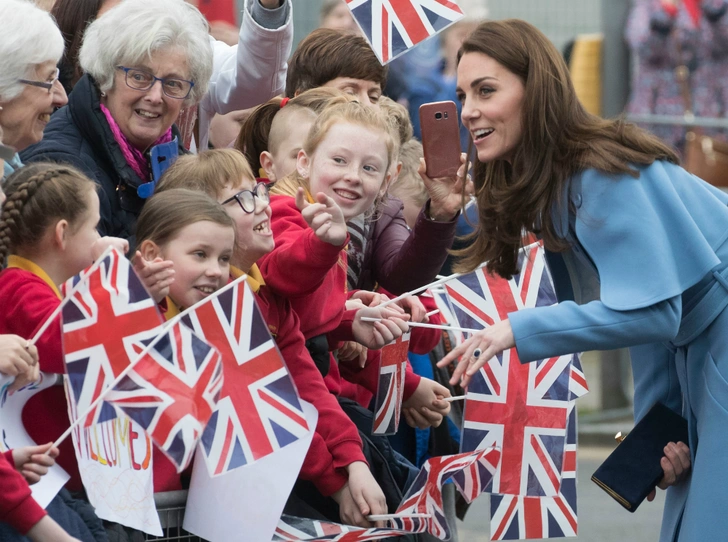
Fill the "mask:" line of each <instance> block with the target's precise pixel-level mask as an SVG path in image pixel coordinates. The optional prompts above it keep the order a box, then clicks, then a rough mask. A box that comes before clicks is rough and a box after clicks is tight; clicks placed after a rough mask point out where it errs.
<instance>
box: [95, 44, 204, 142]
mask: <svg viewBox="0 0 728 542" xmlns="http://www.w3.org/2000/svg"><path fill="white" fill-rule="evenodd" d="M125 67H126V68H137V69H140V70H144V71H147V72H149V73H152V74H154V75H155V76H156V77H160V78H165V77H173V78H176V79H185V80H189V79H190V72H189V68H188V65H187V56H186V55H185V54H184V53H183V52H182V51H181V50H179V49H163V50H161V51H156V52H154V53H152V58H151V59H148V60H147V61H145V62H142V63H139V64H137V65H135V66H125ZM102 103H103V104H104V105H105V106H106V107H107V108H108V109H109V111H110V112H111V116H112V117H113V118H114V120H115V121H116V123H117V124H118V125H119V128H120V129H121V133H123V134H124V136H126V138H127V139H128V140H129V142H130V143H131V144H132V145H134V146H135V147H136V148H138V149H140V150H146V149H147V148H148V147H150V146H152V145H153V144H154V142H155V141H157V139H159V138H160V137H161V136H162V135H163V134H164V133H165V132H166V131H167V130H169V129H170V128H171V126H172V124H173V123H174V121H175V120H176V119H177V117H178V116H179V112H180V110H181V109H182V106H183V105H184V103H185V100H180V99H177V98H170V97H169V96H167V95H166V94H164V92H162V83H161V82H159V81H154V85H152V88H150V89H149V90H136V89H133V88H131V87H129V86H128V85H127V84H126V74H125V73H124V71H123V70H116V73H115V75H114V86H113V87H112V88H111V90H109V91H107V92H106V97H104V98H102Z"/></svg>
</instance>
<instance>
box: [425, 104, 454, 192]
mask: <svg viewBox="0 0 728 542" xmlns="http://www.w3.org/2000/svg"><path fill="white" fill-rule="evenodd" d="M420 128H421V131H422V148H423V151H424V153H425V163H426V164H427V170H426V173H427V176H428V177H430V178H431V179H434V178H437V177H455V175H457V171H458V168H459V167H460V132H459V130H458V110H457V107H456V106H455V102H432V103H428V104H422V105H421V106H420Z"/></svg>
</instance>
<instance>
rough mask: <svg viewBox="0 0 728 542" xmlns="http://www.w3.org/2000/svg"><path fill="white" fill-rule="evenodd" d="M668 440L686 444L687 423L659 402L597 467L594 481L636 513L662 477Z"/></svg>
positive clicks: (593, 477)
mask: <svg viewBox="0 0 728 542" xmlns="http://www.w3.org/2000/svg"><path fill="white" fill-rule="evenodd" d="M668 442H684V443H686V444H687V443H688V422H687V421H686V420H685V418H683V417H682V416H680V415H679V414H676V413H675V412H673V411H672V410H670V409H669V408H667V407H666V406H664V405H663V404H661V403H657V404H656V405H655V406H653V407H652V409H650V411H649V412H648V413H647V415H646V416H645V417H644V418H642V419H641V420H640V421H639V423H638V424H637V425H635V427H634V429H633V430H632V432H630V433H629V434H628V435H627V437H626V438H625V439H624V440H623V441H622V442H621V443H620V444H619V446H617V449H616V450H614V451H613V452H612V453H611V454H610V455H609V457H607V459H606V460H605V461H604V463H602V464H601V466H600V467H599V468H598V469H597V470H596V472H595V473H594V474H593V475H592V478H591V479H592V482H594V483H596V484H597V485H598V486H599V487H601V488H602V489H603V490H604V491H606V492H607V493H608V494H609V495H610V496H611V497H612V498H613V499H614V500H616V501H617V502H618V503H619V504H621V505H622V506H623V507H624V508H626V509H627V510H629V511H630V512H634V511H635V510H637V507H638V506H639V505H640V503H642V501H643V500H645V498H646V497H647V495H649V493H650V491H652V490H653V489H654V488H655V486H656V485H657V484H658V482H659V481H660V480H661V479H662V476H663V471H662V467H661V466H660V460H661V459H662V457H663V456H664V455H665V452H664V448H665V446H666V445H667V443H668Z"/></svg>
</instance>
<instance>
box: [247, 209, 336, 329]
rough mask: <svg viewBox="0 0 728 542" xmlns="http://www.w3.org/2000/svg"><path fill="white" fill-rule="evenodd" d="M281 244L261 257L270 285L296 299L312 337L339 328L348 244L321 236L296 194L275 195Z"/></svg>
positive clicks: (275, 220) (275, 226) (303, 324)
mask: <svg viewBox="0 0 728 542" xmlns="http://www.w3.org/2000/svg"><path fill="white" fill-rule="evenodd" d="M270 206H271V210H272V214H273V216H272V218H271V228H272V230H273V236H274V239H275V248H274V249H273V250H272V251H271V252H269V253H268V254H266V255H265V256H263V257H262V258H261V259H260V260H258V267H259V268H260V272H261V274H262V275H263V279H264V280H265V284H266V286H267V287H268V288H270V289H271V290H273V292H274V293H275V294H277V295H279V296H282V297H284V298H286V299H288V300H289V301H290V302H291V306H292V307H293V310H295V311H296V314H298V317H299V318H300V320H301V332H302V333H303V336H304V337H305V338H306V339H310V338H311V337H315V336H317V335H322V334H327V333H329V332H330V331H333V330H335V329H336V328H337V327H338V326H339V323H340V322H341V318H342V316H343V314H344V304H345V303H346V250H345V247H346V244H347V242H348V236H347V240H346V241H345V242H344V244H342V245H341V246H338V247H336V246H334V245H331V244H329V243H325V242H324V241H321V240H320V239H319V238H318V237H316V234H315V233H314V231H313V230H312V229H311V228H310V227H309V226H308V224H307V223H306V221H305V220H304V219H303V216H301V211H299V210H298V207H296V199H295V198H293V197H291V196H284V195H273V196H271V201H270Z"/></svg>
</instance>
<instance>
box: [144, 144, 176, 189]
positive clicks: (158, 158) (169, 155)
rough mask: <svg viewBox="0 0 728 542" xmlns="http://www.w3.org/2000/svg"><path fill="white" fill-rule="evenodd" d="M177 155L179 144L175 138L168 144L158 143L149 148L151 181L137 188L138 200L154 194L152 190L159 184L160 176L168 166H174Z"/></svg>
mask: <svg viewBox="0 0 728 542" xmlns="http://www.w3.org/2000/svg"><path fill="white" fill-rule="evenodd" d="M178 155H179V144H178V143H177V138H176V137H175V138H174V139H172V141H170V142H168V143H160V144H159V145H155V146H154V147H152V148H151V150H150V151H149V161H150V162H151V166H152V179H153V180H152V181H151V182H148V183H144V184H142V185H140V186H139V188H137V194H138V195H139V197H140V198H143V199H147V198H148V197H150V196H151V195H152V194H153V193H154V188H155V187H156V186H157V182H159V179H160V178H161V177H162V174H163V173H164V172H165V171H167V169H168V168H169V166H171V165H172V164H174V162H175V160H177V157H178Z"/></svg>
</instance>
